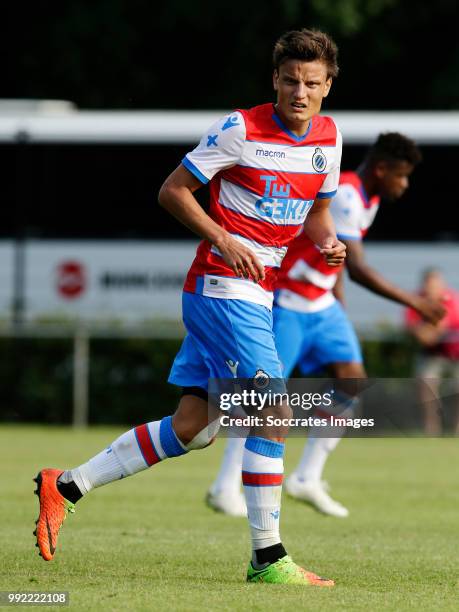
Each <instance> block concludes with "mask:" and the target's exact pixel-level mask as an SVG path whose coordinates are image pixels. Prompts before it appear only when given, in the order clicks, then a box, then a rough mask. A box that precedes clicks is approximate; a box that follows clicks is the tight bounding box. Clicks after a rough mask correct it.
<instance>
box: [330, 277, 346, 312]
mask: <svg viewBox="0 0 459 612" xmlns="http://www.w3.org/2000/svg"><path fill="white" fill-rule="evenodd" d="M332 291H333V295H334V296H335V298H336V299H337V300H338V301H339V302H341V304H342V305H343V306H345V305H346V299H345V295H344V274H343V270H341V271H340V272H339V273H338V276H337V278H336V283H335V286H334V287H333V289H332Z"/></svg>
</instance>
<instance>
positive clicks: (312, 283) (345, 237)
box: [208, 133, 444, 517]
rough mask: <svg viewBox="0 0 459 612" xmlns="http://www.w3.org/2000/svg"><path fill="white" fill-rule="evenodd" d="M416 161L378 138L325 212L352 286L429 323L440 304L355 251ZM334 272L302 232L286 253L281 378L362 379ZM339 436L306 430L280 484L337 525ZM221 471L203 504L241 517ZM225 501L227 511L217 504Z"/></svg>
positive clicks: (403, 145) (392, 136)
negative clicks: (297, 374)
mask: <svg viewBox="0 0 459 612" xmlns="http://www.w3.org/2000/svg"><path fill="white" fill-rule="evenodd" d="M420 159H421V155H420V152H419V150H418V149H417V147H416V146H415V144H414V143H413V142H412V141H411V140H410V139H408V138H406V137H405V136H403V135H401V134H397V133H388V134H381V135H380V136H379V138H378V139H377V141H376V143H375V144H374V145H373V146H372V147H371V148H370V149H369V151H368V153H367V155H366V157H365V159H364V161H363V162H362V164H361V166H360V167H359V168H358V169H357V171H356V172H344V173H342V175H341V178H340V185H339V189H338V193H337V194H336V196H335V197H334V198H333V200H332V203H331V206H330V211H331V213H332V216H333V219H334V222H335V226H336V231H337V235H338V238H339V239H340V240H342V241H343V242H344V243H345V244H346V247H347V257H346V262H345V265H346V267H347V269H348V272H349V274H350V277H351V278H352V280H353V281H355V282H357V283H358V284H360V285H362V286H363V287H366V288H367V289H369V290H370V291H372V292H373V293H377V294H379V295H382V296H384V297H386V298H388V299H390V300H393V301H395V302H399V303H401V304H405V305H407V306H410V307H411V308H413V309H414V310H415V312H416V313H418V314H419V316H420V317H421V319H422V320H426V321H430V322H433V323H435V322H437V321H438V320H439V319H440V317H441V316H442V315H443V314H444V308H443V306H442V305H441V303H440V302H439V301H435V300H431V299H428V298H426V297H424V296H421V295H418V294H416V293H410V292H407V291H404V290H403V289H401V288H400V287H397V286H395V285H393V284H392V283H390V282H389V281H388V280H387V279H385V278H384V277H383V276H382V275H381V274H379V272H377V271H376V270H374V269H373V268H371V267H370V266H369V265H368V264H367V263H366V261H365V252H364V248H363V244H362V238H363V237H364V235H365V234H366V232H367V231H368V229H369V227H370V226H371V224H372V223H373V220H374V218H375V216H376V213H377V211H378V208H379V203H380V199H381V198H384V199H386V200H396V199H398V198H400V197H401V196H402V195H403V193H404V192H405V190H406V189H407V188H408V183H409V177H410V175H411V173H412V171H413V169H414V167H415V166H416V165H417V164H418V162H419V161H420ZM340 272H342V271H341V270H340V269H339V268H337V267H332V266H329V265H328V264H327V262H326V261H325V260H324V259H323V257H321V255H320V253H319V251H318V250H317V247H316V245H315V244H314V241H313V240H311V239H310V238H309V237H308V236H307V234H305V233H304V232H303V233H302V234H301V235H300V236H299V237H298V238H296V239H295V241H294V242H293V243H292V245H291V246H290V247H289V251H288V253H287V256H286V257H285V259H284V261H283V263H282V267H281V271H280V274H279V278H278V282H277V285H276V287H277V291H276V300H275V307H274V312H273V316H274V333H275V342H276V348H277V352H278V355H279V358H280V360H281V362H282V364H283V373H284V376H285V377H286V378H288V377H289V376H290V374H291V372H292V370H293V368H294V367H295V365H296V364H298V365H299V367H300V370H301V372H302V374H304V375H308V374H312V373H313V372H316V371H318V370H320V369H323V368H326V369H328V370H329V372H330V373H331V375H332V376H333V377H334V378H337V379H362V378H365V377H366V373H365V369H364V367H363V364H362V355H361V351H360V346H359V342H358V340H357V336H356V334H355V331H354V329H353V327H352V325H351V323H350V321H349V319H348V317H347V315H346V313H345V311H344V309H343V307H342V305H341V303H340V301H339V300H337V299H336V297H335V295H334V293H333V289H334V288H335V290H337V291H336V292H337V293H338V294H340V293H341V291H340V290H341V287H340V286H339V287H336V283H337V280H338V276H339V274H340ZM338 289H339V291H338ZM340 297H341V298H342V295H340ZM341 393H342V395H343V397H342V398H341V399H342V406H343V409H344V406H345V407H346V410H347V413H346V416H351V415H352V411H353V410H354V409H355V407H356V404H357V402H358V400H357V398H356V397H354V396H353V395H352V394H349V393H343V392H341ZM335 398H336V395H335ZM321 416H324V415H321ZM344 432H345V429H344V428H343V429H342V430H341V431H338V429H337V428H335V429H334V430H333V434H334V435H333V436H330V437H326V435H325V430H324V428H318V429H317V430H315V429H314V428H313V429H312V430H311V431H310V435H309V438H308V441H307V443H306V446H305V449H304V452H303V456H302V458H301V461H300V462H299V464H298V466H297V468H296V470H295V471H294V472H293V474H291V476H290V477H289V478H288V480H287V481H286V490H287V492H288V493H289V494H290V495H291V496H293V497H296V498H299V499H302V500H305V501H308V502H309V503H311V504H312V505H313V506H314V507H316V508H317V509H318V510H320V511H321V512H323V513H325V514H328V515H332V516H336V517H346V516H347V515H348V510H347V508H345V507H344V506H343V505H342V504H340V503H338V502H336V501H335V500H333V499H332V498H331V497H330V495H329V494H328V491H327V485H326V484H325V483H324V482H323V480H322V473H323V470H324V467H325V462H326V460H327V458H328V456H329V454H330V453H331V451H332V450H334V449H335V448H336V446H337V444H338V443H339V440H340V439H341V437H340V436H339V435H338V436H337V435H336V434H338V433H341V434H342V435H344ZM238 444H239V445H240V444H241V442H239V440H238V439H236V438H232V439H230V440H229V441H228V444H227V450H226V455H233V456H237V446H238ZM224 468H225V472H223V471H221V472H220V474H219V476H218V478H217V482H216V483H214V485H213V487H212V488H211V490H210V494H211V495H212V494H214V495H215V493H214V492H215V489H216V486H219V489H218V490H217V493H218V497H217V496H216V495H215V497H216V500H215V501H214V503H212V501H213V500H212V498H211V496H208V501H209V499H210V501H211V505H213V506H214V507H216V508H217V509H219V510H221V511H225V508H226V507H228V506H230V507H232V508H238V509H239V513H242V511H243V509H242V507H241V506H242V504H241V503H240V502H239V503H238V498H237V495H236V493H235V486H234V482H235V478H234V476H233V477H231V478H229V479H227V480H228V483H229V485H228V487H227V486H226V480H225V474H227V473H229V474H231V475H234V474H235V473H237V472H238V471H239V470H240V464H239V466H238V465H233V466H224ZM227 489H228V492H227ZM225 498H226V507H224V506H223V503H221V502H220V500H222V499H225ZM231 500H232V501H231ZM218 502H220V504H218V507H217V503H218ZM233 513H235V512H233Z"/></svg>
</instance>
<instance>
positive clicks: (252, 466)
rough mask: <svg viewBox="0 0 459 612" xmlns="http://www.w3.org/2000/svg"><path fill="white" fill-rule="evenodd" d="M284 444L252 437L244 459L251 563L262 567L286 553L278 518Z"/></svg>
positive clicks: (243, 477) (246, 446)
mask: <svg viewBox="0 0 459 612" xmlns="http://www.w3.org/2000/svg"><path fill="white" fill-rule="evenodd" d="M283 455H284V444H283V443H281V442H275V441H273V440H268V439H266V438H261V437H256V436H249V437H248V438H247V440H246V443H245V448H244V455H243V461H242V482H243V485H244V493H245V498H246V502H247V513H248V517H249V524H250V530H251V536H252V549H253V556H252V564H253V566H254V567H256V568H257V567H262V566H263V565H265V564H269V563H274V562H275V561H277V560H278V559H280V558H282V557H283V556H285V555H286V552H285V550H284V548H283V546H282V544H281V539H280V533H279V517H280V505H281V492H282V479H283V473H284V463H283Z"/></svg>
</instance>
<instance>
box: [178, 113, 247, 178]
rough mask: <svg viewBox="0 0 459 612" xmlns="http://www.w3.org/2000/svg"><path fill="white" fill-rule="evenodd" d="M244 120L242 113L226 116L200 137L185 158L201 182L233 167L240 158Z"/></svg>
mask: <svg viewBox="0 0 459 612" xmlns="http://www.w3.org/2000/svg"><path fill="white" fill-rule="evenodd" d="M245 134H246V129H245V122H244V118H243V116H242V114H241V113H239V112H234V113H231V114H229V115H225V116H224V117H223V118H222V119H219V120H218V121H217V122H215V123H214V124H213V125H212V126H211V127H210V128H209V130H207V132H206V133H205V134H204V136H203V137H202V138H201V141H200V143H199V144H198V146H197V147H196V148H195V149H193V151H191V152H190V153H187V154H186V155H185V157H184V158H183V159H182V164H183V165H184V166H185V168H186V169H187V170H189V171H190V172H191V173H192V174H194V176H195V177H196V178H197V179H198V180H199V181H201V183H204V184H205V183H208V182H209V181H210V179H211V178H213V177H214V176H215V174H217V172H220V170H224V169H225V168H230V167H231V166H234V165H235V164H236V163H237V162H238V160H239V159H240V157H241V154H242V148H243V146H244V142H245Z"/></svg>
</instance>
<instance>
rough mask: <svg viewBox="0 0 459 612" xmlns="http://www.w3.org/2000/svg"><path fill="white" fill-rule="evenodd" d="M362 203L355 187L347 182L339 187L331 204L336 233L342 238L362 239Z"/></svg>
mask: <svg viewBox="0 0 459 612" xmlns="http://www.w3.org/2000/svg"><path fill="white" fill-rule="evenodd" d="M361 211H362V203H361V201H360V197H359V194H358V192H357V190H356V189H355V187H353V186H352V185H349V184H347V183H345V184H342V185H340V186H339V187H338V191H337V193H336V195H335V197H334V198H333V199H332V201H331V204H330V212H331V215H332V217H333V221H334V223H335V228H336V235H337V237H338V238H339V239H340V240H361V239H362V231H361V219H360V215H361Z"/></svg>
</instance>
